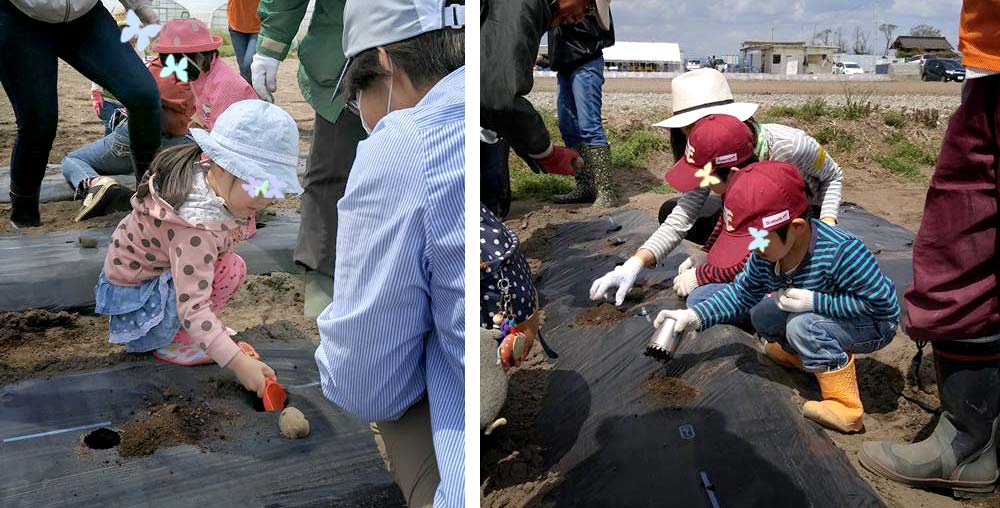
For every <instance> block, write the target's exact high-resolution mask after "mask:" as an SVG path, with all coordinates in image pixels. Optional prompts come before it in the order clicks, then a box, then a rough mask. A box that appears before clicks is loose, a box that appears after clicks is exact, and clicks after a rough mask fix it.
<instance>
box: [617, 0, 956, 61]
mask: <svg viewBox="0 0 1000 508" xmlns="http://www.w3.org/2000/svg"><path fill="white" fill-rule="evenodd" d="M876 3H877V5H878V19H879V24H881V23H885V22H889V23H892V24H894V25H898V26H899V28H898V29H897V30H896V35H899V34H902V35H906V34H908V33H909V30H910V27H912V26H914V25H920V24H927V25H931V26H934V27H936V28H938V29H940V30H941V31H942V32H943V33H944V36H945V37H947V38H948V41H949V42H951V44H952V45H953V46H956V47H957V46H958V17H959V11H960V10H961V7H962V1H961V0H879V1H878V2H874V1H872V0H669V1H668V0H617V1H613V2H612V3H611V12H612V14H613V16H614V19H615V37H616V38H617V39H618V40H620V41H635V42H677V43H680V46H681V51H683V52H684V53H685V54H686V56H688V57H702V56H707V55H711V54H716V55H723V54H736V53H737V52H738V49H739V45H740V43H741V42H742V41H744V40H769V39H770V38H771V29H772V28H773V29H774V40H796V41H808V40H809V39H811V37H812V33H813V30H814V27H815V30H817V31H819V30H823V29H824V28H831V29H834V30H836V29H837V28H838V27H839V28H841V32H842V33H843V34H844V36H845V38H847V40H848V44H849V45H850V44H851V43H853V41H854V29H855V27H858V26H860V27H861V29H862V30H865V31H867V32H871V31H872V30H874V28H875V19H874V18H875V6H876ZM879 39H880V44H882V45H883V46H884V44H885V39H884V38H883V37H882V35H881V34H879ZM880 47H881V46H880Z"/></svg>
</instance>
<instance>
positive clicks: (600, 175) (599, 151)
mask: <svg viewBox="0 0 1000 508" xmlns="http://www.w3.org/2000/svg"><path fill="white" fill-rule="evenodd" d="M588 151H589V152H590V164H592V166H591V168H592V169H591V171H592V173H593V177H594V189H595V190H596V191H597V199H596V200H595V201H594V205H596V206H600V207H604V208H611V207H615V206H618V200H619V198H620V197H621V196H620V195H619V193H618V186H617V185H615V180H614V174H613V173H614V170H613V168H612V167H611V147H610V146H592V147H589V149H588ZM584 160H586V159H584Z"/></svg>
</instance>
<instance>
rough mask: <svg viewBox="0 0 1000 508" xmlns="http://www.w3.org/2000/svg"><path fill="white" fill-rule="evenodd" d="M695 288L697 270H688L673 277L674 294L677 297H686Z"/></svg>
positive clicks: (696, 285) (696, 284)
mask: <svg viewBox="0 0 1000 508" xmlns="http://www.w3.org/2000/svg"><path fill="white" fill-rule="evenodd" d="M696 287H698V272H697V270H688V271H686V272H683V273H681V274H680V275H678V276H676V277H674V292H675V293H677V296H680V297H682V298H683V297H687V295H690V294H691V292H692V291H694V288H696Z"/></svg>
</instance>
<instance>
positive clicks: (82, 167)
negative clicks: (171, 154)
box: [62, 19, 257, 222]
mask: <svg viewBox="0 0 1000 508" xmlns="http://www.w3.org/2000/svg"><path fill="white" fill-rule="evenodd" d="M220 45H222V38H220V37H218V36H215V35H212V34H211V33H210V32H209V30H208V27H207V26H206V25H205V24H204V23H202V22H201V21H199V20H197V19H175V20H171V21H168V22H167V23H166V24H165V25H164V26H163V30H161V32H160V37H159V38H158V39H157V42H156V43H155V44H154V45H153V48H152V49H153V51H155V52H157V53H159V57H158V58H157V59H155V60H153V61H152V62H150V63H149V64H147V69H148V70H149V73H150V74H152V75H153V79H154V80H155V81H156V85H157V87H158V88H159V90H160V97H161V99H160V102H161V104H162V106H163V113H162V114H161V117H160V132H161V147H168V146H175V145H178V144H181V143H185V142H186V141H187V140H186V138H185V136H186V135H187V134H188V129H189V127H190V126H201V127H204V128H206V129H211V128H212V126H213V124H214V123H215V119H216V118H218V116H219V115H221V114H222V113H223V112H224V111H225V110H226V108H228V107H229V106H230V105H231V104H233V103H235V102H237V101H241V100H246V99H256V98H257V94H255V93H254V91H253V88H251V87H250V85H249V84H248V83H247V82H246V81H244V80H243V79H242V78H241V77H240V75H239V74H238V73H237V72H236V71H235V70H233V69H232V68H230V67H229V66H228V65H226V64H225V63H223V62H222V61H221V60H220V59H219V56H218V53H219V52H218V49H219V46H220ZM184 59H186V61H187V65H186V67H182V66H181V65H180V62H181V61H182V60H184ZM171 62H172V63H173V65H174V67H171V66H170V65H169V64H170V63H171ZM177 67H179V68H181V69H182V72H177V71H175V70H174V69H175V68H177ZM165 68H167V72H164V69H165ZM128 139H129V133H128V124H121V125H119V126H118V127H116V128H115V129H114V130H113V131H112V132H111V134H108V135H107V136H105V137H104V138H102V139H99V140H97V141H94V142H93V143H90V144H88V145H85V146H83V147H80V148H78V149H76V150H74V151H73V152H70V154H69V155H67V156H66V157H65V158H64V159H63V161H62V173H63V177H65V178H66V182H67V183H69V185H70V186H71V187H72V188H73V190H74V191H76V195H77V196H78V197H82V198H83V203H82V204H81V206H80V211H79V212H78V213H77V215H76V217H75V219H74V220H75V221H77V222H80V221H82V220H86V219H89V218H91V217H96V216H99V215H105V214H108V213H113V212H116V211H123V210H128V209H129V199H130V198H131V196H132V191H130V190H129V189H126V188H125V187H123V186H122V185H120V184H119V183H118V182H117V181H116V180H115V179H114V178H113V177H111V176H107V175H125V174H129V173H131V172H132V165H131V155H130V152H129V145H128Z"/></svg>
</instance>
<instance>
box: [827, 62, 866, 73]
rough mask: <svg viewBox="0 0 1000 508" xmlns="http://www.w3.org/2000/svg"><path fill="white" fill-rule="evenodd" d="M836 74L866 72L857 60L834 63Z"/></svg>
mask: <svg viewBox="0 0 1000 508" xmlns="http://www.w3.org/2000/svg"><path fill="white" fill-rule="evenodd" d="M833 73H834V74H864V73H865V71H864V69H862V68H861V66H860V65H858V64H857V63H856V62H836V63H834V64H833Z"/></svg>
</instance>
